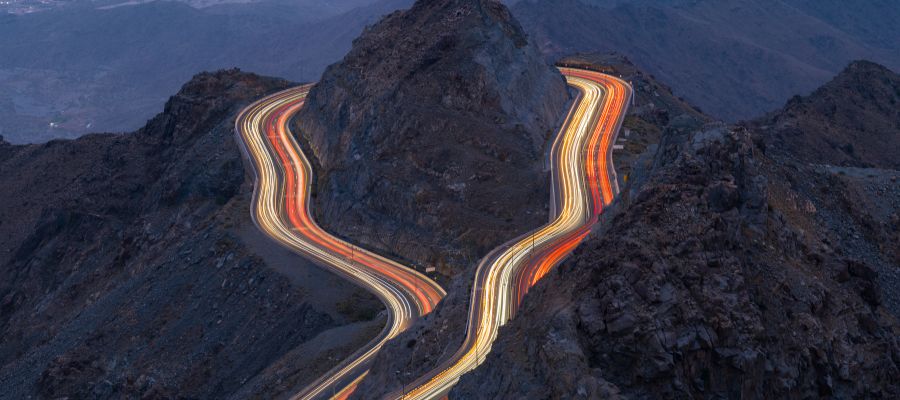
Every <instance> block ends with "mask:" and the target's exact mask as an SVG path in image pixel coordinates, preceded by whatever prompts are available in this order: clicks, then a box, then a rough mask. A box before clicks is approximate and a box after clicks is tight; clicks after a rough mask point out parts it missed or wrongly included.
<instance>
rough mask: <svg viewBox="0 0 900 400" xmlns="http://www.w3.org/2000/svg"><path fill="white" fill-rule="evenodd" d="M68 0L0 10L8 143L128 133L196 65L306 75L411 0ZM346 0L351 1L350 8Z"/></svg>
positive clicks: (1, 98)
mask: <svg viewBox="0 0 900 400" xmlns="http://www.w3.org/2000/svg"><path fill="white" fill-rule="evenodd" d="M329 4H330V3H328V2H307V1H303V2H290V1H280V0H267V1H262V2H257V3H253V4H224V5H216V6H210V7H204V8H202V9H196V8H193V7H190V6H188V5H186V4H183V3H180V2H173V1H154V2H149V3H144V4H136V5H129V6H121V7H113V8H102V9H98V8H97V7H96V6H97V4H95V3H94V2H74V3H72V4H70V5H69V6H66V7H63V8H61V9H54V10H49V11H44V12H38V13H33V14H27V15H0V36H2V37H5V38H15V40H4V41H2V42H0V134H2V135H4V136H5V137H6V138H7V140H9V141H10V142H12V143H36V142H44V141H47V140H50V139H53V138H59V137H68V138H71V137H76V136H79V135H82V134H85V133H89V132H123V131H130V130H134V129H136V128H138V127H140V126H141V125H143V124H144V123H145V122H146V120H147V119H149V118H150V117H152V116H153V115H154V114H156V113H157V112H159V110H160V108H161V107H162V105H163V103H165V101H166V99H167V98H168V96H169V95H170V94H171V93H174V92H176V91H177V90H178V88H179V87H180V85H181V84H182V83H183V82H185V81H187V80H188V79H190V77H191V76H192V75H193V74H195V73H196V72H197V71H203V70H214V69H220V68H231V67H240V68H244V69H249V70H254V71H258V72H259V73H264V74H270V75H277V76H283V77H286V78H287V79H292V80H297V81H310V80H314V79H316V78H317V77H318V76H319V75H320V74H321V72H322V71H323V70H324V69H325V67H326V66H327V65H329V64H331V63H333V62H334V61H336V60H338V59H340V57H342V56H343V55H344V54H345V53H346V52H347V50H349V48H350V44H351V42H352V40H353V38H355V37H356V36H357V35H359V33H360V32H361V31H362V30H363V28H364V27H365V26H366V25H368V24H370V23H373V22H374V21H376V20H377V19H378V18H379V17H381V16H382V15H384V14H386V13H389V12H391V11H394V10H396V9H398V8H404V7H408V6H409V4H411V1H409V0H377V1H376V0H371V1H353V2H344V3H343V4H342V5H337V4H332V5H331V6H329ZM350 5H353V6H354V8H350V7H349V6H350Z"/></svg>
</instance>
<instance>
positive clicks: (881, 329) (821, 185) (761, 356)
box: [450, 66, 900, 399]
mask: <svg viewBox="0 0 900 400" xmlns="http://www.w3.org/2000/svg"><path fill="white" fill-rule="evenodd" d="M857 67H858V66H851V67H850V69H849V70H848V71H846V72H845V73H844V74H852V73H853V70H854V68H857ZM887 76H888V75H886V74H884V73H882V74H876V75H872V76H869V79H873V80H876V81H881V80H884V79H886V78H887ZM857 95H860V94H859V93H857ZM813 97H815V95H813ZM849 98H851V99H852V98H858V97H852V96H851V97H849ZM819 100H820V99H810V101H813V102H818V101H819ZM864 103H865V104H858V103H856V102H853V101H847V102H839V103H835V105H836V107H837V108H838V109H839V110H837V111H836V112H834V113H832V114H829V115H841V114H842V112H843V111H845V110H852V109H855V108H857V107H864V108H867V109H870V108H873V107H875V108H877V107H880V106H885V107H886V106H887V105H885V104H878V100H876V99H874V98H868V99H867V101H866V102H864ZM789 108H790V106H789ZM829 121H830V122H829V124H830V126H832V127H835V126H840V119H832V120H829ZM808 134H810V135H812V134H813V132H808ZM768 138H769V136H766V132H761V131H755V130H750V129H747V128H746V127H728V126H725V125H723V124H720V123H711V124H707V125H706V126H704V127H702V128H700V129H672V127H670V128H669V129H667V130H666V131H665V132H664V133H663V135H662V140H661V143H660V145H659V149H658V151H657V152H656V155H655V157H654V161H653V164H652V167H651V168H649V169H648V170H647V171H646V172H645V174H646V177H644V178H642V179H635V180H634V181H633V182H632V184H631V186H630V187H629V188H628V191H629V192H630V195H629V196H624V197H622V198H621V199H620V200H618V201H617V204H616V205H615V206H614V207H613V208H612V209H610V212H608V213H607V214H606V215H605V216H604V218H603V221H602V222H601V225H600V228H599V231H598V232H595V234H594V235H592V237H590V239H589V240H588V241H587V242H586V243H585V244H584V245H582V247H581V248H579V249H578V250H577V251H576V253H575V254H574V255H573V257H572V258H571V259H570V260H568V261H566V262H565V263H564V264H563V265H562V266H561V267H560V268H559V269H557V270H556V271H555V272H554V273H551V274H550V275H548V277H547V278H545V280H543V281H542V282H540V283H539V284H538V286H537V287H536V288H535V289H534V290H533V291H532V292H531V293H529V294H528V295H527V297H526V299H525V306H524V309H523V310H522V311H521V313H520V314H519V315H518V316H517V318H516V319H515V320H513V321H512V322H511V323H510V324H509V325H507V326H506V327H504V329H503V330H502V331H501V333H500V337H499V339H498V341H497V342H496V345H495V349H494V351H493V352H492V353H491V355H490V356H489V357H488V361H487V362H486V363H485V364H484V365H483V366H482V367H480V368H478V369H477V370H476V371H475V372H473V373H471V374H469V375H466V376H464V377H463V379H462V380H461V382H460V384H459V385H458V386H457V387H456V388H455V389H454V390H453V392H451V394H450V397H451V398H648V399H649V398H712V397H716V398H719V397H725V398H813V397H836V398H896V397H897V396H900V384H898V382H897V380H896V377H897V376H898V374H900V367H898V365H900V341H898V339H897V338H898V337H900V323H898V319H897V315H898V310H897V308H896V307H895V306H893V305H892V304H894V303H893V302H895V301H896V297H897V293H895V288H896V287H897V283H896V280H894V281H891V279H894V278H891V276H890V275H891V274H893V276H894V277H895V276H896V266H897V264H896V263H891V262H890V261H888V260H889V258H888V257H889V256H890V252H892V251H896V249H894V248H893V247H894V246H891V245H888V246H887V248H885V247H884V246H881V245H882V244H883V243H885V242H883V241H882V240H884V238H881V237H878V236H871V235H869V234H868V232H867V230H866V229H867V227H866V226H865V225H864V224H863V223H861V222H860V221H859V220H858V219H855V218H854V216H853V214H848V209H852V208H860V205H859V204H847V202H848V201H849V200H851V199H858V198H862V197H865V196H866V195H870V194H871V193H868V192H859V191H858V189H860V188H859V187H857V185H856V184H855V183H853V182H850V181H848V180H852V178H843V177H840V174H839V173H838V172H836V171H834V170H832V169H829V168H827V167H822V166H818V165H812V164H809V163H807V162H804V161H802V160H798V159H796V158H790V157H785V156H784V154H783V153H781V152H777V151H770V148H771V147H770V146H769V145H768V144H767V140H768ZM867 151H873V150H872V149H867ZM861 154H868V153H865V152H861ZM867 162H873V161H867ZM851 172H853V171H851ZM851 172H846V171H845V172H844V175H845V176H849V175H851ZM885 173H886V174H890V173H892V172H890V171H887V172H885ZM864 174H865V173H861V175H864ZM878 178H879V179H881V180H880V182H881V184H884V183H886V181H890V177H889V176H888V177H885V176H881V177H878ZM638 182H640V183H638ZM869 184H870V185H871V184H873V183H872V182H869ZM858 186H865V185H858ZM894 186H896V185H894ZM881 189H882V190H881V192H882V193H881V196H882V197H887V198H886V199H882V201H880V202H879V204H881V205H882V207H888V211H887V212H890V204H891V202H893V212H894V213H896V210H897V206H898V203H897V200H898V199H900V198H898V197H897V193H896V192H897V191H896V190H892V189H891V188H885V187H883V186H882V187H881ZM876 192H877V190H876ZM890 196H893V197H892V199H891V197H890ZM878 212H884V210H879V211H878ZM894 219H895V220H896V218H894ZM886 229H888V231H889V232H890V230H893V233H894V234H896V231H897V224H896V222H893V224H892V225H891V224H890V223H889V224H888V226H887V227H886ZM887 243H890V242H887ZM893 243H896V242H893ZM890 267H893V269H894V270H893V271H892V270H891V269H890ZM886 275H887V276H886ZM886 279H887V281H886Z"/></svg>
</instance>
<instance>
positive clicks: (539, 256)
mask: <svg viewBox="0 0 900 400" xmlns="http://www.w3.org/2000/svg"><path fill="white" fill-rule="evenodd" d="M560 71H561V72H562V73H563V75H565V77H566V79H567V81H568V83H569V85H570V86H572V87H574V88H575V89H576V90H577V91H578V93H579V94H578V98H577V99H576V101H575V102H574V105H573V106H572V109H571V110H570V111H569V114H568V116H567V118H566V122H565V124H564V125H563V127H562V129H561V131H560V133H559V134H558V135H557V137H556V139H555V141H554V143H553V146H552V148H551V162H552V174H551V176H552V188H553V190H552V196H553V199H552V203H551V204H553V205H554V206H553V208H552V209H551V220H550V222H549V223H548V224H547V225H544V226H543V227H541V228H538V229H537V230H535V231H533V232H530V233H527V234H524V235H522V236H520V237H518V238H515V239H513V240H511V241H509V242H507V243H506V244H504V245H502V246H500V247H498V248H497V249H494V250H493V251H491V253H489V254H488V255H487V256H486V257H484V258H483V259H482V260H481V262H480V263H479V265H478V270H477V272H476V281H475V283H474V286H473V290H472V294H471V296H472V297H471V303H470V311H469V317H468V318H469V322H468V324H467V331H466V337H465V340H464V342H463V345H462V346H461V347H460V348H459V350H458V351H457V352H456V353H455V354H454V355H453V356H452V357H451V358H449V359H447V360H445V361H443V362H442V363H440V364H439V366H438V368H436V369H434V370H433V371H430V372H429V373H427V374H425V375H424V376H422V377H419V378H417V379H416V380H415V381H414V382H412V383H411V384H407V385H405V386H406V387H408V388H412V390H411V391H409V392H408V393H401V392H397V393H392V394H391V395H390V396H389V397H390V398H403V399H435V398H441V397H444V396H446V394H447V392H448V391H449V390H450V388H451V387H452V386H453V385H454V384H455V383H456V382H457V381H458V380H459V377H460V376H462V375H463V374H464V373H466V372H468V371H471V370H472V369H473V368H475V367H476V366H478V365H479V364H481V363H482V362H483V361H484V359H485V357H486V356H487V354H488V353H489V352H490V350H491V345H492V344H493V342H494V340H495V339H496V337H497V332H498V331H499V329H500V327H501V326H502V325H504V324H505V323H506V322H507V321H509V320H510V319H511V318H512V317H513V315H514V314H515V312H516V310H517V308H518V306H519V304H520V303H521V301H522V297H523V296H524V295H525V293H526V292H527V291H528V289H529V288H531V287H532V286H533V285H534V284H535V283H537V282H538V281H539V280H540V279H541V278H542V277H543V276H544V275H545V274H546V273H547V272H549V271H550V270H551V269H552V268H553V267H554V266H556V265H557V264H559V263H560V262H561V261H562V260H563V259H564V258H565V257H566V256H568V255H569V254H570V253H571V251H572V250H573V249H575V247H577V246H578V245H579V244H580V243H581V242H582V240H583V239H584V238H585V237H586V236H587V235H588V233H590V230H591V228H592V227H593V225H594V224H595V223H596V222H597V221H598V218H599V215H600V213H601V212H602V210H603V207H604V206H605V205H607V204H609V203H610V202H611V201H612V200H613V198H614V196H615V195H616V194H617V192H618V185H617V183H616V181H617V180H616V175H615V169H614V167H613V164H612V157H611V154H612V145H613V144H614V143H615V140H616V135H617V133H618V131H619V128H620V126H621V124H622V120H623V119H624V116H625V112H626V110H627V107H628V103H629V100H630V98H631V96H632V89H631V87H630V86H629V85H628V84H627V83H625V82H624V81H622V80H621V79H618V78H615V77H612V76H610V75H606V74H602V73H599V72H594V71H588V70H582V69H571V68H560ZM309 88H310V85H305V86H300V87H296V88H292V89H288V90H286V91H283V92H280V93H276V94H274V95H271V96H268V97H266V98H264V99H262V100H259V101H257V102H256V103H254V104H252V105H250V106H248V107H247V108H246V109H245V110H244V111H242V112H241V114H240V115H239V116H238V118H237V121H236V123H235V124H236V134H237V136H238V139H239V142H240V143H241V144H242V148H243V149H244V151H245V155H246V156H247V157H248V158H249V159H250V160H251V162H252V164H253V166H254V171H255V173H256V181H255V182H256V188H255V191H254V197H253V211H252V213H253V220H254V222H255V223H256V224H257V226H258V227H259V228H260V229H261V230H262V231H263V232H265V233H266V234H267V235H268V236H270V237H272V238H273V239H274V240H276V241H278V242H279V243H281V244H282V245H284V246H286V247H288V248H290V249H292V250H293V251H295V252H297V253H299V254H301V255H304V256H306V257H308V258H310V259H312V260H314V261H316V262H317V263H319V264H321V265H323V266H324V267H326V268H329V269H330V270H333V271H335V272H337V273H339V274H341V275H343V276H345V277H347V278H348V279H351V280H353V281H354V282H356V283H357V284H359V285H361V286H362V287H364V288H366V289H368V290H369V291H371V292H372V293H374V294H375V295H377V296H378V297H379V298H380V299H381V301H382V302H384V304H385V305H386V307H387V309H388V311H389V320H388V323H387V324H386V326H385V328H384V329H383V330H382V331H381V333H380V334H379V335H378V337H376V338H375V339H373V340H372V341H371V342H369V343H368V344H367V345H366V346H365V347H363V348H362V349H360V350H358V351H357V352H356V353H354V354H353V355H352V356H351V357H350V358H348V359H347V360H345V361H343V362H342V363H341V364H339V365H338V366H336V367H334V368H333V369H332V370H331V371H329V372H328V373H327V374H326V375H324V376H323V377H321V378H319V379H318V380H317V381H315V382H314V383H313V384H312V385H310V386H309V387H307V388H306V389H304V390H303V391H302V392H300V393H299V394H297V395H296V396H294V397H293V398H295V399H314V398H323V397H324V398H345V397H347V396H348V395H349V394H350V393H352V391H353V390H354V388H355V387H356V385H357V384H358V383H359V381H360V380H361V379H362V378H363V377H365V374H366V371H367V370H368V367H369V364H370V363H371V361H372V359H373V357H374V355H375V354H376V353H377V352H378V350H379V349H380V348H381V347H382V345H383V344H384V343H385V342H386V341H387V340H390V339H391V338H393V337H395V336H396V335H397V334H399V333H400V332H402V331H403V330H404V329H406V328H407V327H408V326H409V325H410V323H411V322H412V321H413V320H415V319H416V318H418V317H420V316H423V315H426V314H428V313H429V312H431V310H432V309H433V308H434V307H435V306H436V305H437V303H438V302H439V301H440V300H441V298H443V296H444V295H445V292H444V290H443V289H442V288H441V287H440V286H438V285H437V284H436V283H435V282H434V281H432V280H431V279H429V278H428V277H426V276H425V275H423V274H421V273H419V272H417V271H415V270H414V269H411V268H409V267H406V266H403V265H400V264H399V263H396V262H394V261H391V260H388V259H386V258H384V257H381V256H379V255H377V254H374V253H371V252H369V251H366V250H364V249H361V248H359V247H356V246H354V245H352V244H350V243H347V242H344V241H342V240H340V239H338V238H336V237H334V236H333V235H330V234H329V233H327V232H325V231H324V230H322V229H321V228H320V227H319V226H318V225H317V224H316V223H315V221H313V219H312V218H311V214H310V210H309V188H310V182H311V180H312V168H311V166H310V163H309V160H308V159H307V158H306V156H305V155H304V154H303V152H302V151H301V149H300V146H299V145H298V144H297V142H296V141H295V139H294V136H293V134H292V133H291V131H290V127H289V125H290V124H289V121H290V118H291V117H292V116H293V115H294V114H296V112H297V111H299V110H300V108H301V107H302V106H303V103H304V100H305V98H306V94H307V93H308V92H309Z"/></svg>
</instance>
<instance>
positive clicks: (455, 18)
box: [297, 0, 568, 275]
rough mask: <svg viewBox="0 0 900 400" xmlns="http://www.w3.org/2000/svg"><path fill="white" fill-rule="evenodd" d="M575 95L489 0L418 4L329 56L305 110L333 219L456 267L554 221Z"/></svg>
mask: <svg viewBox="0 0 900 400" xmlns="http://www.w3.org/2000/svg"><path fill="white" fill-rule="evenodd" d="M567 99H568V94H567V91H566V88H565V83H564V80H563V78H562V77H561V75H559V73H558V72H556V71H555V70H554V69H553V68H552V67H551V66H549V65H547V64H546V63H545V62H544V61H543V60H542V58H541V56H540V55H539V53H538V51H537V50H536V48H535V47H534V46H533V45H531V44H530V43H529V42H528V41H527V38H526V36H525V34H524V32H522V29H521V28H520V27H519V25H518V23H516V21H515V20H513V19H512V17H511V16H510V15H509V12H508V10H507V9H506V8H505V7H504V6H503V5H502V4H500V3H498V2H496V1H491V0H438V1H418V2H416V4H415V5H414V6H413V7H412V8H411V9H409V10H408V11H405V12H396V13H394V14H391V15H389V16H387V17H386V18H385V19H383V20H382V21H381V22H379V23H378V24H376V25H375V26H373V27H371V28H369V29H367V30H366V32H364V34H363V35H362V36H361V37H360V38H358V39H357V40H356V41H355V42H354V46H353V49H352V50H351V51H350V53H349V54H348V55H347V56H346V57H345V58H344V59H343V60H342V61H341V62H340V63H338V64H335V65H333V66H331V67H329V68H328V69H327V70H326V72H325V74H324V76H323V77H322V80H321V81H320V82H319V83H318V84H317V85H316V86H315V87H314V88H313V89H312V92H311V93H310V96H309V100H308V102H307V105H306V107H305V108H304V109H303V110H302V111H301V112H300V114H299V116H298V118H297V120H298V121H299V127H298V132H299V135H298V136H299V137H300V139H301V140H302V141H304V142H305V145H306V146H307V147H308V148H309V149H310V150H311V153H312V154H314V156H315V163H316V165H317V167H318V169H317V173H318V176H317V182H316V184H315V186H316V191H317V197H316V199H315V204H316V211H317V214H318V215H317V216H318V218H319V220H320V221H321V222H322V223H323V225H324V226H325V227H326V229H329V230H331V231H333V232H339V233H341V234H343V235H346V236H347V237H349V238H351V239H352V240H354V241H358V242H360V243H363V244H365V245H367V246H371V247H373V248H376V249H382V250H388V249H389V250H390V252H392V253H393V255H394V256H398V257H399V258H402V259H405V260H409V261H412V262H414V263H416V264H418V265H425V264H427V265H433V266H437V267H438V269H439V271H440V272H442V273H443V274H445V275H454V274H456V273H458V272H459V271H461V270H462V269H463V268H465V267H466V266H468V265H471V264H472V263H473V262H474V260H475V259H477V258H478V257H479V256H481V255H482V254H484V253H485V252H487V250H489V249H491V248H493V247H494V246H496V245H498V244H499V243H501V242H502V241H504V240H506V239H507V238H509V237H512V236H514V235H515V234H516V233H519V232H523V231H525V230H526V229H528V228H529V227H533V226H537V225H539V224H540V223H541V222H543V221H544V220H546V203H547V200H546V199H549V192H548V185H547V184H546V183H547V182H548V174H547V172H546V168H545V167H546V166H545V158H546V157H545V153H546V148H547V144H548V140H549V138H550V136H551V135H552V134H553V133H554V131H555V130H556V129H557V126H558V123H559V121H560V120H561V119H562V117H563V114H564V112H563V110H564V107H565V104H566V101H567Z"/></svg>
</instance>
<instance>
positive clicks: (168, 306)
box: [0, 70, 384, 399]
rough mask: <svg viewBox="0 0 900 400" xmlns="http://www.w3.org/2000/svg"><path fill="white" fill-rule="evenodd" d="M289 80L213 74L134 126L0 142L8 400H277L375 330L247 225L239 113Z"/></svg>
mask: <svg viewBox="0 0 900 400" xmlns="http://www.w3.org/2000/svg"><path fill="white" fill-rule="evenodd" d="M288 84H289V83H288V82H286V81H283V80H279V79H273V78H262V77H259V76H256V75H252V74H246V73H242V72H239V71H236V70H228V71H221V72H217V73H202V74H199V75H197V76H195V77H194V78H193V79H192V80H191V81H190V82H188V83H187V84H186V85H185V86H184V87H183V88H182V89H181V91H179V92H178V94H177V95H176V96H173V97H172V98H171V99H170V100H169V101H168V102H167V103H166V107H165V110H164V111H163V112H162V113H160V114H159V115H157V116H156V117H155V118H153V119H152V120H150V121H149V122H148V124H147V125H146V126H145V127H144V128H142V129H140V130H138V131H137V132H134V133H130V134H125V135H111V134H94V135H87V136H85V137H82V138H80V139H77V140H72V141H68V140H56V141H51V142H48V143H46V144H41V145H9V144H6V143H5V142H0V186H2V187H3V188H4V195H3V196H0V249H2V251H0V393H3V395H2V396H0V397H3V398H29V397H30V398H54V399H55V398H91V399H121V398H172V397H193V398H226V397H229V396H232V395H237V394H238V393H241V395H238V396H236V397H238V398H246V397H247V396H248V395H250V394H255V395H257V396H262V397H273V396H276V395H279V394H281V393H284V392H285V391H290V390H292V389H294V390H296V389H297V388H298V386H301V385H302V384H303V383H305V382H309V381H311V380H312V379H314V378H316V377H318V374H320V373H322V372H323V371H322V369H324V368H327V367H328V365H329V364H328V362H321V361H323V360H327V359H329V358H333V357H344V356H346V355H348V354H349V353H350V352H352V351H355V350H356V348H358V347H359V346H360V345H361V344H362V343H364V342H365V341H367V340H369V339H370V338H371V337H372V336H373V335H374V334H375V333H377V331H378V330H379V329H380V328H381V326H382V325H383V323H384V322H383V319H382V318H375V319H372V318H373V317H375V316H376V314H378V312H379V311H380V310H381V305H380V304H379V303H378V301H377V300H375V299H374V298H373V297H372V296H369V295H368V294H366V293H365V292H361V291H360V290H359V289H356V288H355V287H353V286H351V285H349V284H348V283H346V282H345V281H344V280H343V279H340V278H338V277H336V276H332V275H330V274H325V273H323V272H321V271H320V270H319V269H318V268H316V267H315V266H312V265H310V264H308V263H306V262H304V261H303V259H302V258H300V257H298V256H294V255H292V254H290V253H288V252H287V251H285V250H282V249H281V248H280V247H278V246H276V245H274V243H271V242H270V241H269V240H268V239H267V238H266V237H265V236H263V235H262V234H261V233H259V232H258V230H257V229H256V227H255V226H254V225H253V222H252V221H251V219H250V212H249V209H248V206H249V204H250V196H251V192H252V181H251V179H249V178H248V176H249V175H247V174H245V171H244V169H243V167H242V161H241V155H240V154H241V153H240V151H239V150H238V147H237V145H236V144H235V141H234V138H233V124H234V115H235V114H236V112H237V111H238V110H240V108H241V107H243V106H245V105H247V104H248V103H249V102H250V101H251V100H253V99H256V98H258V97H260V96H262V95H264V94H267V93H270V92H273V91H275V90H279V89H283V88H285V87H286V86H287V85H288ZM347 299H354V300H352V301H354V305H353V308H349V307H347V306H341V303H342V302H345V301H348V300H347ZM366 313H368V315H366ZM319 357H321V359H320V358H319ZM319 364H322V365H321V366H320V365H319Z"/></svg>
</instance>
